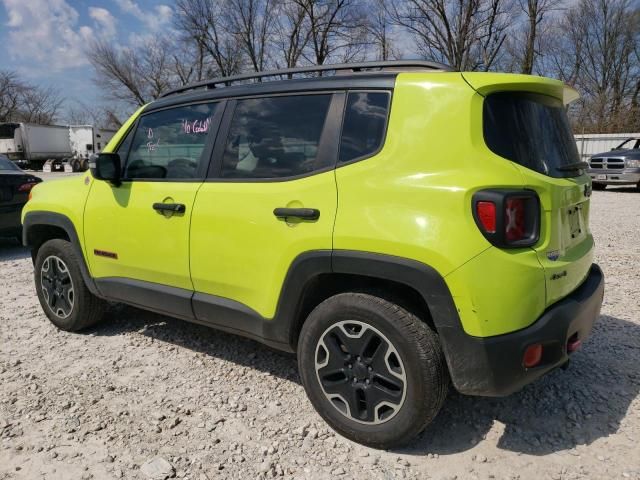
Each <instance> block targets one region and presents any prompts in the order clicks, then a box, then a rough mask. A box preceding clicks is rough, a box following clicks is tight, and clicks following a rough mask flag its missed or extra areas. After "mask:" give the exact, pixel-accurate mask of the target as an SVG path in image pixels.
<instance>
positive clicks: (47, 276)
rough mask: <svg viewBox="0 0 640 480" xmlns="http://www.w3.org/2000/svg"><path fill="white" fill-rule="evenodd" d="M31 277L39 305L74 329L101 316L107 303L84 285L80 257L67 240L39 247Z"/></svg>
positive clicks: (54, 320)
mask: <svg viewBox="0 0 640 480" xmlns="http://www.w3.org/2000/svg"><path fill="white" fill-rule="evenodd" d="M34 279H35V284H36V290H37V293H38V300H40V305H41V306H42V309H43V310H44V313H45V315H46V316H47V317H48V318H49V320H51V322H52V323H53V324H54V325H55V326H56V327H58V328H60V329H61V330H65V331H67V332H77V331H79V330H83V329H85V328H88V327H90V326H92V325H95V324H96V323H98V322H99V321H100V320H102V317H103V315H104V312H105V310H106V305H107V304H106V302H105V301H104V300H102V299H100V298H98V297H96V296H94V295H93V294H92V293H91V292H90V291H89V289H88V288H87V286H86V285H85V283H84V280H83V279H82V273H81V272H80V267H79V259H78V257H77V255H76V253H75V250H74V248H73V247H72V246H71V244H70V243H69V242H67V241H66V240H60V239H55V240H49V241H47V242H45V243H44V244H43V245H42V246H41V247H40V249H39V250H38V255H37V256H36V262H35V272H34Z"/></svg>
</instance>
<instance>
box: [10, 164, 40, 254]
mask: <svg viewBox="0 0 640 480" xmlns="http://www.w3.org/2000/svg"><path fill="white" fill-rule="evenodd" d="M41 181H42V179H41V178H39V177H36V176H35V175H31V174H29V173H26V172H25V171H23V170H21V169H20V167H18V166H17V165H16V164H15V163H13V162H12V161H11V160H9V159H8V158H7V157H5V156H4V155H0V237H16V238H18V239H19V240H20V242H22V238H21V232H22V223H21V220H20V213H21V212H22V207H24V204H25V203H27V200H28V199H29V192H30V191H31V189H32V188H33V186H34V185H36V184H38V183H40V182H41Z"/></svg>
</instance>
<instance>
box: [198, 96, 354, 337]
mask: <svg viewBox="0 0 640 480" xmlns="http://www.w3.org/2000/svg"><path fill="white" fill-rule="evenodd" d="M343 106H344V94H342V93H335V94H334V93H317V94H297V95H295V94H291V95H280V96H265V97H259V98H245V99H238V100H233V101H230V102H229V104H228V106H227V111H226V112H225V118H224V119H223V122H222V127H221V134H220V136H219V137H220V138H219V140H218V142H217V144H216V147H215V153H214V161H213V162H212V169H211V171H210V174H209V178H208V180H207V181H206V182H205V183H204V184H203V186H202V188H201V189H200V190H199V192H198V195H197V198H196V202H195V206H194V213H193V217H192V219H191V232H192V234H191V275H192V279H193V285H194V288H195V291H196V294H195V296H194V302H193V303H194V311H195V314H196V317H197V318H199V319H200V320H204V321H210V322H214V323H218V322H220V318H218V316H217V315H216V313H217V311H218V309H217V307H218V306H219V305H220V304H223V305H228V300H232V301H234V302H238V304H239V305H237V307H239V308H241V307H240V306H244V307H248V308H249V309H251V310H253V311H255V312H258V313H259V314H260V315H261V316H263V317H265V318H272V317H273V316H274V314H275V310H276V305H277V302H278V298H279V295H280V289H281V288H282V284H283V282H284V279H285V276H286V274H287V271H288V269H289V267H290V266H291V264H292V263H293V262H294V260H295V259H296V258H297V257H298V256H299V255H301V254H302V253H304V252H308V251H318V250H324V251H325V252H329V251H330V250H331V248H332V239H331V236H332V229H333V223H334V219H335V214H336V205H337V190H336V181H335V176H334V173H335V172H334V167H335V162H336V156H337V151H338V132H339V129H340V120H341V115H342V108H343ZM327 258H328V257H327ZM229 326H230V327H233V325H229Z"/></svg>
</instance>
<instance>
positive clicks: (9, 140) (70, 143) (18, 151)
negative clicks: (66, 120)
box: [0, 123, 115, 171]
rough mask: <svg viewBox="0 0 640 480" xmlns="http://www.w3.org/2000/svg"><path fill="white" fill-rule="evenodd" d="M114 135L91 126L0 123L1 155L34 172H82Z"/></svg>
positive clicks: (112, 132)
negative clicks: (62, 170)
mask: <svg viewBox="0 0 640 480" xmlns="http://www.w3.org/2000/svg"><path fill="white" fill-rule="evenodd" d="M114 134H115V131H113V130H101V129H97V128H95V127H93V126H91V125H37V124H32V123H0V154H4V155H6V156H7V157H9V159H11V160H13V161H14V162H15V163H17V164H18V165H20V166H21V167H28V168H31V169H33V170H41V169H43V167H44V169H45V170H61V169H63V168H64V169H65V170H72V171H82V170H86V169H87V167H88V163H89V162H88V160H89V156H90V155H92V154H93V153H99V152H100V151H101V150H102V148H103V147H104V146H105V145H106V144H107V143H108V141H109V140H110V139H111V137H112V136H113V135H114Z"/></svg>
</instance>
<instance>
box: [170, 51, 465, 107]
mask: <svg viewBox="0 0 640 480" xmlns="http://www.w3.org/2000/svg"><path fill="white" fill-rule="evenodd" d="M414 69H415V70H419V69H426V70H443V71H447V72H451V71H452V68H451V67H449V66H448V65H445V64H443V63H437V62H429V61H426V60H387V61H380V62H360V63H338V64H333V65H310V66H308V67H295V68H283V69H280V70H267V71H264V72H252V73H243V74H240V75H233V76H230V77H220V78H212V79H211V80H204V81H202V82H197V83H192V84H190V85H185V86H182V87H178V88H174V89H172V90H169V91H168V92H166V93H163V94H162V95H161V98H163V97H168V96H169V95H175V94H176V93H183V92H187V91H189V90H194V89H197V88H207V89H213V88H216V86H217V85H224V86H226V87H228V86H230V85H231V84H232V83H234V82H239V81H243V80H252V79H258V78H265V77H276V76H288V77H291V76H293V75H299V74H301V73H316V72H331V71H333V72H340V71H351V72H362V71H364V70H414Z"/></svg>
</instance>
